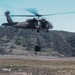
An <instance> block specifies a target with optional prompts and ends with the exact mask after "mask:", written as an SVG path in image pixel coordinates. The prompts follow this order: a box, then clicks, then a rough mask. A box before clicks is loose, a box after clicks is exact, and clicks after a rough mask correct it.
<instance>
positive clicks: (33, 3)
mask: <svg viewBox="0 0 75 75" xmlns="http://www.w3.org/2000/svg"><path fill="white" fill-rule="evenodd" d="M26 8H36V9H37V10H38V13H40V14H53V13H63V12H71V11H75V0H1V2H0V24H2V23H3V22H6V18H5V16H4V12H5V11H6V10H9V11H10V12H11V14H25V15H26V14H31V13H29V12H28V11H26V10H24V9H26ZM26 19H27V18H22V17H21V18H13V20H14V21H25V20H26ZM46 19H48V20H49V21H50V22H51V23H52V24H53V26H54V28H53V30H64V31H69V32H75V13H72V14H63V15H54V16H48V17H46Z"/></svg>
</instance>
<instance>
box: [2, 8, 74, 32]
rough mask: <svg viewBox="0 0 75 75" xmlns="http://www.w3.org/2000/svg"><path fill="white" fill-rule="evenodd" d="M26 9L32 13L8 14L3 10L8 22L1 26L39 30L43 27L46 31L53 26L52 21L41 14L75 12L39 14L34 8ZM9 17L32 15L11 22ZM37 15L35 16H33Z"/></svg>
mask: <svg viewBox="0 0 75 75" xmlns="http://www.w3.org/2000/svg"><path fill="white" fill-rule="evenodd" d="M26 10H27V11H29V12H31V13H33V14H34V15H10V12H9V11H6V12H5V16H6V19H7V22H8V23H3V24H2V26H13V27H15V28H17V29H18V28H24V29H36V30H37V32H39V31H40V30H42V29H45V30H46V31H47V32H48V30H49V29H52V28H53V25H52V23H50V22H49V21H48V20H46V19H44V18H41V19H40V17H42V16H51V15H60V14H68V13H75V12H65V13H54V14H46V15H41V14H38V13H37V11H36V9H35V8H32V9H26ZM11 17H33V18H32V19H27V20H26V21H24V22H13V20H12V19H11ZM35 17H37V18H35ZM17 29H16V31H17Z"/></svg>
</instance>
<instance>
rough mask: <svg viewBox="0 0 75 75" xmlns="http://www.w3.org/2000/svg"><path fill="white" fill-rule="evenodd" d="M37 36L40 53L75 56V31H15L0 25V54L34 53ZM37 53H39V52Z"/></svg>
mask: <svg viewBox="0 0 75 75" xmlns="http://www.w3.org/2000/svg"><path fill="white" fill-rule="evenodd" d="M37 38H39V39H40V45H41V47H42V49H41V52H40V53H42V52H43V53H44V54H46V55H52V56H75V33H72V32H65V31H54V30H51V31H49V32H48V33H47V32H45V31H41V32H40V33H39V34H38V33H37V32H36V31H35V30H27V29H26V30H24V29H22V30H21V31H20V32H19V30H18V32H15V29H14V28H12V27H6V28H4V27H0V54H26V53H28V52H29V53H34V46H35V45H36V40H37ZM40 53H39V54H40Z"/></svg>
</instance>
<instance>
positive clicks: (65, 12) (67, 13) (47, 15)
mask: <svg viewBox="0 0 75 75" xmlns="http://www.w3.org/2000/svg"><path fill="white" fill-rule="evenodd" d="M73 13H75V11H72V12H63V13H54V14H46V15H41V16H53V15H63V14H73Z"/></svg>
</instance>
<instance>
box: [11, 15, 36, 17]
mask: <svg viewBox="0 0 75 75" xmlns="http://www.w3.org/2000/svg"><path fill="white" fill-rule="evenodd" d="M10 16H11V17H34V16H35V15H10Z"/></svg>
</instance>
